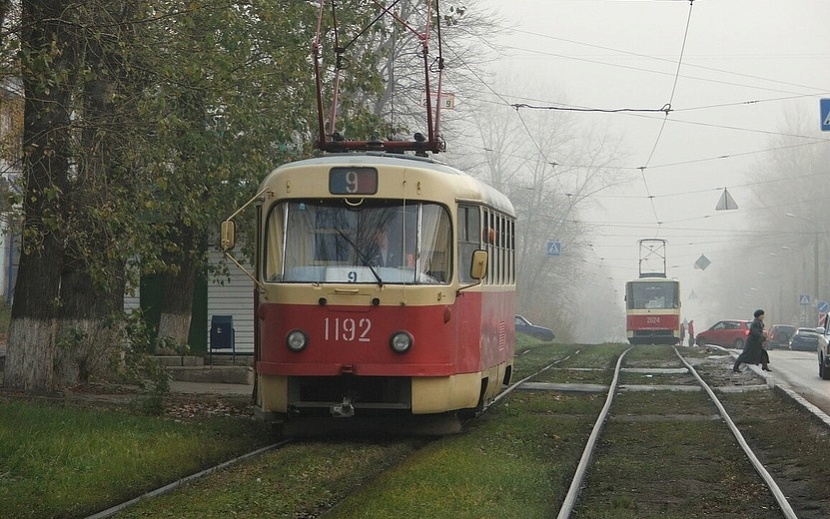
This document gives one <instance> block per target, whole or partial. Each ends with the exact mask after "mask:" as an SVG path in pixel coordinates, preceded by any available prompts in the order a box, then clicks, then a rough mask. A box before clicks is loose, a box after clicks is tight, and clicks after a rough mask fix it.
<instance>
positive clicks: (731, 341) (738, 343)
mask: <svg viewBox="0 0 830 519" xmlns="http://www.w3.org/2000/svg"><path fill="white" fill-rule="evenodd" d="M750 324H752V321H747V320H745V319H726V320H723V321H718V322H716V323H715V324H714V325H712V327H711V328H709V329H708V330H705V331H702V332H700V333H699V334H697V337H695V342H696V343H697V345H698V346H706V345H707V344H714V345H716V346H723V347H724V348H738V349H741V348H743V347H744V343H746V338H747V337H748V336H749V325H750Z"/></svg>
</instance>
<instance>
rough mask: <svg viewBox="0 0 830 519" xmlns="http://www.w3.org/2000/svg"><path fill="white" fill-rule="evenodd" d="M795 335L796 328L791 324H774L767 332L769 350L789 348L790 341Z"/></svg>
mask: <svg viewBox="0 0 830 519" xmlns="http://www.w3.org/2000/svg"><path fill="white" fill-rule="evenodd" d="M793 334H795V326H791V325H789V324H773V325H772V327H770V329H769V332H767V337H768V339H769V340H767V348H769V349H774V348H788V347H789V345H790V339H791V338H792V336H793Z"/></svg>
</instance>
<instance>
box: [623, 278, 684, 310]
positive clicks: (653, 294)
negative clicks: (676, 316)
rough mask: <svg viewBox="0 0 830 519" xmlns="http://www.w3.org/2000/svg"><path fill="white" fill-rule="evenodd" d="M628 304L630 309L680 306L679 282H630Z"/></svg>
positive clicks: (627, 293)
mask: <svg viewBox="0 0 830 519" xmlns="http://www.w3.org/2000/svg"><path fill="white" fill-rule="evenodd" d="M625 300H626V306H627V307H628V309H629V310H645V309H663V310H665V309H670V308H680V301H679V293H678V290H677V282H673V281H661V282H651V283H628V288H627V290H626V297H625Z"/></svg>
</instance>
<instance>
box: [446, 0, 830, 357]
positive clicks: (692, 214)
mask: <svg viewBox="0 0 830 519" xmlns="http://www.w3.org/2000/svg"><path fill="white" fill-rule="evenodd" d="M468 7H469V9H473V10H475V9H480V10H489V11H492V13H494V15H495V16H497V18H493V19H497V20H498V21H497V22H496V25H497V26H498V28H499V29H500V30H498V31H493V33H492V34H491V35H490V36H488V37H484V38H482V39H481V49H482V50H481V52H482V53H483V54H484V55H485V56H486V58H485V59H486V61H487V64H486V70H487V73H488V74H489V75H488V76H487V78H486V79H484V78H479V79H482V81H481V82H480V84H479V85H478V87H477V88H476V87H472V88H471V90H472V91H471V92H469V93H467V94H466V97H465V96H464V95H460V96H458V97H457V99H456V104H457V107H456V111H458V112H461V113H463V112H464V110H465V108H467V109H469V108H470V107H473V106H481V103H484V104H486V105H488V106H491V107H495V108H500V109H502V112H501V114H502V115H500V117H502V118H503V119H504V124H505V125H514V126H512V127H513V128H514V129H513V130H512V133H511V135H512V137H513V138H520V139H521V138H523V137H528V140H529V139H530V135H531V134H527V135H525V133H524V131H525V130H523V129H522V125H517V122H518V119H519V118H526V119H523V120H522V122H525V121H527V120H530V118H533V119H532V120H534V121H542V122H541V123H540V124H546V123H545V122H544V121H545V120H546V119H545V118H550V120H552V121H553V120H555V119H556V118H559V120H560V121H562V120H566V121H569V123H568V124H570V125H571V129H570V130H569V131H571V132H572V133H573V135H575V136H576V137H578V138H579V139H581V140H582V143H583V144H584V145H585V146H586V147H591V146H594V145H597V143H599V142H600V141H603V142H605V144H604V145H603V149H602V151H599V150H597V148H596V147H595V148H593V152H594V153H596V154H601V153H606V152H607V151H608V150H609V149H610V148H609V145H608V143H615V147H614V148H613V153H614V157H613V159H614V160H608V161H607V162H606V163H607V164H609V166H608V167H607V169H606V171H607V172H608V174H609V176H608V177H607V178H605V179H604V184H603V186H604V187H603V188H601V189H593V190H591V194H590V195H586V196H585V197H584V199H583V200H581V202H580V204H579V206H578V209H577V210H575V211H574V213H573V215H570V216H568V218H569V219H570V218H571V217H572V219H573V222H572V223H573V224H574V226H575V227H573V229H576V231H574V235H571V236H567V235H565V232H564V231H562V232H563V235H562V236H549V237H548V238H549V239H555V240H561V242H562V247H563V254H562V256H559V257H557V258H546V259H545V262H544V263H543V264H542V266H540V267H535V268H545V269H548V268H553V265H554V263H552V262H556V261H560V262H562V264H563V265H564V264H566V263H568V262H569V261H570V262H572V263H573V264H576V265H578V270H579V273H580V274H579V276H570V278H573V279H575V280H577V281H575V282H573V283H572V284H571V285H570V286H569V285H567V284H564V285H563V292H564V293H562V294H551V299H552V301H551V303H552V305H554V306H555V305H566V306H568V307H570V310H571V311H570V312H568V313H569V315H570V316H571V317H569V318H568V319H570V321H569V322H568V324H567V325H568V326H569V327H570V328H571V332H572V333H573V338H574V339H576V340H583V341H587V342H599V341H603V340H611V339H619V338H624V337H625V330H624V307H623V304H624V303H623V300H622V297H623V294H624V285H625V282H626V281H627V280H628V279H632V278H635V277H637V275H638V259H639V258H638V252H639V251H638V246H637V242H638V240H640V239H643V238H663V239H666V240H668V246H667V271H668V272H667V274H668V277H673V278H677V279H679V280H680V282H681V293H682V305H683V317H684V318H685V319H694V320H695V324H696V328H697V330H703V329H705V328H707V327H709V326H710V325H711V324H713V323H714V322H715V321H716V320H718V319H722V318H751V315H752V312H753V310H754V309H755V308H765V309H767V315H768V318H767V322H768V323H770V324H771V323H773V322H776V323H777V322H788V323H789V322H793V323H795V324H800V323H802V322H803V323H805V324H810V325H811V326H813V325H814V322H815V321H816V320H817V314H816V312H817V310H816V307H815V302H816V300H817V299H818V300H826V299H828V298H830V270H829V269H827V260H826V258H827V255H828V253H830V247H829V246H828V238H827V227H826V225H825V220H827V219H828V217H827V216H825V215H826V214H827V210H826V209H825V208H826V207H827V204H826V203H824V201H825V200H827V195H828V188H827V187H825V186H826V184H827V182H828V181H830V176H829V175H828V171H827V170H828V167H830V166H829V165H830V161H828V160H827V159H828V158H830V156H828V155H829V154H828V150H830V148H829V147H828V146H827V142H828V137H830V133H828V132H822V131H821V130H820V126H821V114H820V111H819V103H820V99H822V98H825V97H830V67H828V66H827V63H828V60H829V59H830V55H828V49H830V31H828V30H827V29H826V25H827V21H828V20H830V2H825V1H820V0H801V1H793V2H781V1H780V0H751V1H750V0H694V2H689V1H679V0H677V1H675V0H665V1H625V0H619V1H611V0H606V1H592V0H513V1H511V2H497V1H495V0H478V1H476V2H475V3H472V4H470V5H469V6H468ZM447 65H448V68H447V70H446V72H445V74H446V75H447V76H448V77H451V76H452V74H453V68H452V67H453V66H454V65H455V66H456V67H459V68H463V64H459V63H457V62H456V63H453V61H452V57H451V56H450V57H449V58H448V63H447ZM519 104H522V105H532V106H535V107H538V108H540V109H533V108H529V107H525V106H522V107H520V108H516V107H511V105H519ZM495 108H494V109H495ZM563 109H568V110H563ZM573 109H579V110H580V111H572V110H573ZM661 110H664V111H661ZM550 124H556V123H553V122H551V123H550ZM525 126H527V125H525ZM525 129H526V128H525ZM557 142H562V141H557ZM454 144H456V143H453V142H448V148H449V149H450V156H452V154H453V151H454V150H453V145H454ZM458 144H459V146H456V148H455V152H456V153H457V156H466V157H468V160H469V155H470V154H473V155H475V154H476V152H477V153H478V154H486V153H489V152H488V151H486V150H489V149H491V148H489V147H486V146H485V145H481V147H480V148H479V149H478V150H475V149H472V150H470V149H466V150H464V149H459V148H463V147H464V146H467V147H469V146H472V147H473V148H475V144H472V145H471V144H470V141H465V142H464V143H463V146H462V145H461V144H462V143H458ZM487 146H490V145H487ZM485 148H486V149H485ZM563 148H565V146H560V147H559V148H557V144H556V142H554V144H553V146H552V147H549V148H545V149H544V150H542V148H539V147H538V146H537V149H538V151H524V152H522V153H524V154H525V157H524V158H525V159H526V160H527V161H539V162H541V163H547V164H550V167H549V168H548V170H547V171H548V173H547V174H550V175H553V176H555V177H556V181H557V183H558V184H557V185H558V186H559V187H558V188H556V189H559V190H560V191H561V192H562V193H564V192H567V191H568V190H569V189H572V188H571V187H570V186H571V184H570V183H569V182H571V181H572V180H573V179H572V178H571V177H569V175H577V174H579V171H582V169H581V168H582V167H583V166H584V165H585V164H584V163H583V164H574V163H569V160H571V161H573V160H576V159H574V157H576V156H578V157H579V159H578V160H579V161H580V162H583V161H586V160H591V156H592V155H591V154H590V153H589V154H587V155H586V154H581V155H576V154H575V152H574V149H575V148H574V146H573V143H570V144H569V145H568V146H567V148H568V152H567V153H564V152H563V156H558V155H557V150H562V149H563ZM526 150H527V149H526ZM543 151H544V153H543ZM533 155H536V156H533ZM606 159H607V157H606ZM603 167H605V166H603ZM512 182H514V183H516V182H524V180H522V177H521V176H517V177H515V178H514V179H513V180H512ZM508 187H509V186H508ZM552 189H553V188H552ZM513 190H514V192H515V186H513ZM725 191H726V192H728V194H729V195H730V196H731V198H732V199H733V200H734V202H735V203H736V204H737V209H730V210H716V206H717V205H718V203H719V201H721V197H723V196H724V193H725ZM586 192H587V191H586ZM562 193H560V194H562ZM568 201H570V198H569V199H568ZM558 203H559V204H562V199H560V201H559V202H558ZM788 215H789V216H788ZM522 219H523V217H522V215H520V218H519V222H518V224H519V226H522V225H524V224H527V223H528V222H526V221H522ZM534 225H535V224H534ZM529 239H533V238H529ZM540 241H541V240H540ZM531 245H532V247H531V250H534V249H535V251H536V252H534V254H538V255H539V256H544V255H545V244H544V243H538V244H531ZM569 255H571V257H570V258H569ZM701 255H705V257H706V258H707V259H708V260H709V261H710V262H711V263H710V264H709V265H708V266H707V267H706V268H705V269H701V268H696V267H695V262H696V261H697V260H698V259H699V258H700V257H701ZM817 272H818V274H819V275H818V276H816V273H817ZM525 275H526V274H525ZM566 277H567V276H566ZM527 290H532V289H531V288H527ZM805 295H806V296H809V298H810V304H808V305H800V304H799V302H803V301H802V300H803V298H802V296H805ZM537 320H539V319H537ZM542 320H543V321H544V320H545V319H544V318H543V319H542ZM552 320H554V321H555V319H552Z"/></svg>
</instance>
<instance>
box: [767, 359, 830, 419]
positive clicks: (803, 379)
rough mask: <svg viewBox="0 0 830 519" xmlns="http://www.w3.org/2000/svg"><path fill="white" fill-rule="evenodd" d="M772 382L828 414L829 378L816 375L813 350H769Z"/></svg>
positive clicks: (829, 411) (829, 412) (829, 404)
mask: <svg viewBox="0 0 830 519" xmlns="http://www.w3.org/2000/svg"><path fill="white" fill-rule="evenodd" d="M769 359H770V368H772V370H773V371H772V373H769V374H768V378H770V379H772V381H773V383H775V384H776V385H779V386H782V387H788V388H789V389H792V390H793V391H795V392H796V393H798V394H800V395H801V396H802V397H804V399H805V400H807V401H808V402H810V403H811V404H813V405H814V406H816V407H818V408H819V409H821V410H822V411H824V412H825V413H827V414H830V380H822V379H821V378H819V376H818V359H817V357H816V353H815V352H813V351H790V350H772V351H770V352H769Z"/></svg>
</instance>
